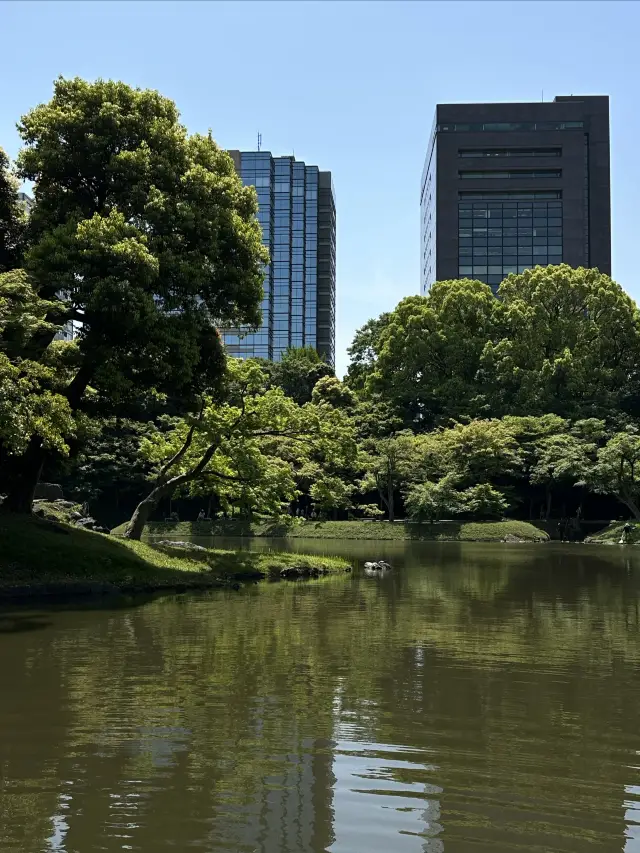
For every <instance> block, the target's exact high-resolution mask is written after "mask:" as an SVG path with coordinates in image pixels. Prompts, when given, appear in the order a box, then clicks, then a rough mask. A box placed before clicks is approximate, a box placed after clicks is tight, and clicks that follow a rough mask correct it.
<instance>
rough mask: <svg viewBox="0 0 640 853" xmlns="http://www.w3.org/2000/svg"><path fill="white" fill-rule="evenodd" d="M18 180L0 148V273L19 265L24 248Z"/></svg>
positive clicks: (24, 222)
mask: <svg viewBox="0 0 640 853" xmlns="http://www.w3.org/2000/svg"><path fill="white" fill-rule="evenodd" d="M18 187H19V184H18V181H17V179H16V177H15V175H14V174H13V173H12V171H11V169H10V168H9V158H8V157H7V155H6V154H5V152H4V151H3V150H2V148H0V273H2V272H7V271H8V270H12V269H15V268H16V267H17V266H19V264H20V261H21V257H22V251H23V249H24V240H25V229H26V221H27V218H26V215H25V211H24V210H23V208H22V206H21V205H20V202H19V201H18Z"/></svg>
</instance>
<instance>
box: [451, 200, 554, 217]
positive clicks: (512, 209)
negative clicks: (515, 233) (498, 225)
mask: <svg viewBox="0 0 640 853" xmlns="http://www.w3.org/2000/svg"><path fill="white" fill-rule="evenodd" d="M561 210H562V202H561V201H533V202H531V201H520V202H518V201H488V202H487V201H485V202H482V201H480V202H479V201H475V202H469V201H466V202H459V203H458V215H459V216H460V217H461V218H462V219H465V218H467V219H468V218H469V217H470V216H473V217H474V218H476V217H483V216H484V217H486V218H487V219H488V218H489V217H492V216H501V217H504V218H514V217H516V216H531V215H532V214H531V213H527V212H526V211H533V212H534V213H533V215H534V216H547V215H549V216H560V215H561V214H560V211H561ZM554 211H556V212H554Z"/></svg>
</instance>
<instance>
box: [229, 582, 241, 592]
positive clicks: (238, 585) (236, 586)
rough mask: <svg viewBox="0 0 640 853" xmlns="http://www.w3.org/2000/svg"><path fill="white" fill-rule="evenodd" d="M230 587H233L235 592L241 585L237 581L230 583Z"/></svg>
mask: <svg viewBox="0 0 640 853" xmlns="http://www.w3.org/2000/svg"><path fill="white" fill-rule="evenodd" d="M231 589H235V591H236V592H237V591H238V590H239V589H242V586H241V585H240V584H239V583H232V584H231Z"/></svg>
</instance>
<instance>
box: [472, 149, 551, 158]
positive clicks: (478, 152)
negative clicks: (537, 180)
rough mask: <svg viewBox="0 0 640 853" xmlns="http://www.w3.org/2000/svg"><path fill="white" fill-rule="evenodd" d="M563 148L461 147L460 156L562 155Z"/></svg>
mask: <svg viewBox="0 0 640 853" xmlns="http://www.w3.org/2000/svg"><path fill="white" fill-rule="evenodd" d="M561 156H562V148H461V149H460V150H459V151H458V157H561Z"/></svg>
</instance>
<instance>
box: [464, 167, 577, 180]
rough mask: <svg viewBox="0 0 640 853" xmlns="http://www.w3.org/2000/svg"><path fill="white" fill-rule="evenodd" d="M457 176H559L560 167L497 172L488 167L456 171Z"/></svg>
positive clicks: (524, 178) (512, 177) (471, 178)
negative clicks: (469, 170) (471, 170)
mask: <svg viewBox="0 0 640 853" xmlns="http://www.w3.org/2000/svg"><path fill="white" fill-rule="evenodd" d="M458 177H459V178H461V179H462V180H474V181H475V180H480V179H485V178H489V179H494V178H495V179H498V178H500V179H501V180H506V179H514V178H515V179H518V178H522V179H523V180H531V179H534V178H542V179H544V178H561V177H562V169H537V170H536V169H514V170H513V171H510V172H497V171H492V170H490V169H485V170H482V171H474V172H467V171H465V172H458Z"/></svg>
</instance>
